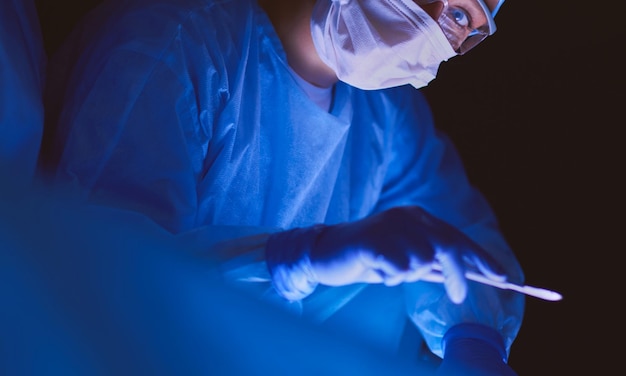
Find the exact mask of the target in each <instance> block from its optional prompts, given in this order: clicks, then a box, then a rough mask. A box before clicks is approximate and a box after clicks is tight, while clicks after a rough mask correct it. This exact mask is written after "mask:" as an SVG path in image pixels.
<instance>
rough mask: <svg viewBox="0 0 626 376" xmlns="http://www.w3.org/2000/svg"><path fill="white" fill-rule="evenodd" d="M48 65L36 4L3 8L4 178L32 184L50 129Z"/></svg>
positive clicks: (0, 161)
mask: <svg viewBox="0 0 626 376" xmlns="http://www.w3.org/2000/svg"><path fill="white" fill-rule="evenodd" d="M46 64H47V56H46V54H45V51H44V48H43V39H42V34H41V28H40V25H39V18H38V15H37V10H36V8H35V4H34V3H33V1H32V0H3V1H2V2H0V174H3V176H9V177H10V178H11V179H12V180H15V181H19V182H22V183H27V184H30V182H31V180H32V178H33V177H34V173H35V167H36V164H37V157H38V154H39V147H40V143H41V138H42V133H43V127H44V107H43V90H44V81H45V69H46Z"/></svg>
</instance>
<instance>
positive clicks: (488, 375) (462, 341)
mask: <svg viewBox="0 0 626 376" xmlns="http://www.w3.org/2000/svg"><path fill="white" fill-rule="evenodd" d="M442 346H443V360H442V361H441V364H440V365H439V367H438V368H437V373H436V374H437V375H438V376H456V375H460V376H517V373H515V371H513V369H512V368H511V367H509V365H508V364H506V359H507V354H506V350H505V348H504V341H503V340H502V337H501V336H500V334H499V333H498V332H497V331H496V330H494V329H492V328H490V327H487V326H484V325H480V324H473V323H467V324H459V325H455V326H453V327H452V328H450V330H448V331H447V332H446V334H445V335H444V337H443V343H442Z"/></svg>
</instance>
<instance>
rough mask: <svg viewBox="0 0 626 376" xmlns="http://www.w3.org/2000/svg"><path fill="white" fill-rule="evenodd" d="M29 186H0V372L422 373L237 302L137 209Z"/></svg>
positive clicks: (186, 248) (236, 295) (267, 309)
mask: <svg viewBox="0 0 626 376" xmlns="http://www.w3.org/2000/svg"><path fill="white" fill-rule="evenodd" d="M4 177H5V176H4V175H0V178H4ZM0 180H2V179H0ZM2 181H5V180H2ZM37 188H38V189H31V190H28V189H27V190H25V189H23V188H22V186H19V187H18V186H13V185H11V184H2V185H0V245H1V246H0V302H2V309H0V333H2V335H1V336H0V374H2V375H51V376H56V375H59V376H61V375H63V376H74V375H76V376H85V375H90V376H100V375H102V376H106V375H145V374H149V375H154V376H158V375H168V376H171V375H185V376H195V375H202V376H206V375H275V376H287V375H294V374H295V375H302V376H309V375H310V376H318V375H347V374H352V373H355V374H358V375H372V376H375V375H381V374H386V373H391V374H393V375H403V376H404V375H406V376H409V375H430V374H432V373H429V372H428V369H423V367H419V365H417V364H415V363H413V362H408V361H405V362H402V361H400V360H399V359H396V358H392V357H390V356H388V354H381V353H380V352H377V351H372V349H370V348H368V347H367V346H365V345H364V344H363V343H360V342H357V341H355V340H354V339H351V338H347V337H345V336H341V335H340V334H339V333H331V332H330V331H327V330H320V328H318V327H317V326H313V325H310V324H307V323H305V322H303V321H302V320H299V319H296V318H294V317H293V316H292V315H287V314H285V313H284V312H282V311H279V310H276V309H275V308H274V307H271V306H269V305H266V304H262V303H263V302H259V301H254V300H252V299H249V298H248V297H245V296H243V295H241V293H240V291H237V290H233V289H231V288H229V286H226V285H224V284H223V283H221V281H220V279H219V278H218V276H217V275H216V269H215V268H214V266H215V265H213V264H212V263H211V262H209V261H208V260H207V259H206V258H202V259H198V258H197V257H193V256H192V257H190V255H193V254H194V253H195V252H193V243H182V242H180V241H179V240H178V239H177V238H175V237H173V236H172V235H171V234H170V233H168V232H167V231H165V230H164V229H163V228H162V227H160V226H158V225H156V224H155V223H154V222H152V221H149V220H148V219H147V218H146V217H145V216H141V214H139V213H133V212H129V211H123V210H115V209H110V208H102V207H95V206H88V205H77V203H76V202H74V201H73V200H69V199H68V198H67V197H63V196H57V195H55V194H53V192H50V191H49V190H47V189H40V188H41V187H37ZM33 235H35V236H33ZM303 339H306V340H303ZM277 354H278V356H280V357H281V361H280V362H277V361H276V360H277ZM320 359H322V360H323V361H320Z"/></svg>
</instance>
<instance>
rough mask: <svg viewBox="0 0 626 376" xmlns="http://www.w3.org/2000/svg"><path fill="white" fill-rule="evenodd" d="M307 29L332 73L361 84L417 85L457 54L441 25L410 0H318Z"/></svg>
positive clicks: (368, 86)
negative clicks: (309, 28) (309, 30)
mask: <svg viewBox="0 0 626 376" xmlns="http://www.w3.org/2000/svg"><path fill="white" fill-rule="evenodd" d="M390 24H393V25H394V27H393V28H390V27H389V25H390ZM311 35H312V37H313V43H314V45H315V48H316V50H317V53H318V55H319V56H320V58H321V59H322V61H324V63H325V64H326V65H328V66H329V67H330V68H331V69H332V70H333V71H334V72H335V74H336V75H337V77H338V78H339V79H340V80H342V81H343V82H346V83H348V84H350V85H352V86H355V87H358V88H360V89H364V90H373V89H384V88H389V87H393V86H400V85H405V84H411V85H413V87H415V88H417V89H419V88H422V87H424V86H426V85H428V83H429V82H430V81H432V80H433V79H435V76H436V75H437V70H438V69H439V65H440V64H441V63H442V62H444V61H447V60H448V59H450V58H452V57H454V56H456V52H454V49H452V46H451V45H450V43H449V42H448V40H447V39H446V36H445V35H444V33H443V30H442V29H441V27H439V25H438V24H437V22H435V20H433V19H432V18H431V16H430V15H428V13H426V11H424V10H423V9H422V8H420V7H419V6H418V5H417V4H416V3H414V2H413V0H319V1H317V2H316V3H315V7H314V8H313V16H312V17H311Z"/></svg>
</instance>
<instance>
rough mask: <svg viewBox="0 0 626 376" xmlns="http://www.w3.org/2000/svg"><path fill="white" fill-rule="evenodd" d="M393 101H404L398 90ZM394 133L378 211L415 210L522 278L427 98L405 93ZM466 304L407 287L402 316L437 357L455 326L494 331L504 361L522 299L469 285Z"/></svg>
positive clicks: (436, 287)
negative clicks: (457, 233)
mask: <svg viewBox="0 0 626 376" xmlns="http://www.w3.org/2000/svg"><path fill="white" fill-rule="evenodd" d="M397 93H402V91H401V90H399V91H398V92H397ZM397 99H398V100H399V101H400V105H399V106H398V107H399V108H401V109H403V110H400V111H399V112H398V113H397V118H396V119H395V120H396V124H395V125H396V126H395V128H394V129H393V141H392V143H391V144H392V148H393V151H392V152H391V154H392V156H393V157H392V160H391V163H390V165H389V166H390V167H389V172H388V177H387V182H386V185H385V187H384V191H383V193H382V195H381V199H380V201H379V202H378V206H377V208H376V210H377V211H380V210H384V209H386V208H389V207H392V206H398V205H418V206H421V207H422V208H424V209H425V210H427V211H428V212H430V213H431V214H433V215H434V216H436V217H439V218H440V219H443V220H445V221H447V222H448V223H451V224H452V225H454V226H456V227H457V228H459V229H460V230H461V231H462V232H463V233H465V234H466V235H468V236H469V237H470V238H471V239H472V240H474V241H475V242H476V243H478V244H479V245H481V246H482V247H483V248H484V249H485V250H486V251H487V252H489V253H490V254H491V255H492V256H494V257H495V258H496V260H498V261H499V262H500V263H501V264H502V265H503V266H504V267H505V270H506V271H507V273H508V279H509V281H511V282H514V283H520V284H521V283H523V280H524V275H523V272H522V269H521V266H520V264H519V262H518V260H517V258H516V256H515V255H514V253H513V251H512V250H511V248H510V247H509V245H508V243H507V242H506V240H505V238H504V236H503V234H502V233H501V231H500V229H499V226H498V222H497V219H496V217H495V215H494V212H493V210H492V208H491V207H490V205H489V203H488V201H487V200H486V198H485V197H484V196H483V195H482V194H481V193H480V192H479V191H478V190H477V189H476V188H475V187H474V186H472V184H471V182H470V181H469V179H468V176H467V175H466V172H465V170H464V166H463V164H462V161H461V159H460V156H459V155H458V153H457V151H456V150H455V147H454V145H453V143H452V142H451V140H450V139H449V138H448V137H447V136H446V135H444V134H443V133H442V132H440V131H439V130H438V129H437V128H436V127H435V125H434V122H433V116H432V113H431V110H430V108H429V106H428V103H427V101H426V99H425V97H424V96H423V95H422V94H421V93H419V92H415V91H414V92H413V93H404V95H399V98H397ZM468 283H469V286H468V287H469V289H468V296H467V299H466V300H465V301H464V302H463V303H462V304H459V305H456V304H454V303H452V302H451V301H450V300H449V299H448V297H447V295H446V293H445V290H444V288H443V285H442V284H437V283H431V282H416V283H409V284H405V285H404V289H405V293H406V295H405V296H406V307H407V312H408V315H409V317H410V318H411V320H412V321H413V323H415V325H416V326H417V327H418V329H419V330H420V332H421V334H422V336H423V337H424V339H425V341H426V343H427V345H428V347H429V348H430V350H431V351H432V352H433V353H434V354H436V355H438V356H439V357H442V355H443V354H442V349H441V339H442V337H443V335H444V334H445V332H446V331H447V330H448V329H449V328H450V327H451V326H453V325H455V324H458V323H462V322H475V323H480V324H484V325H487V326H489V327H492V328H495V329H496V330H498V331H499V332H500V333H501V334H502V337H503V339H504V342H505V345H506V349H507V353H508V351H509V350H510V347H511V344H512V343H513V341H514V339H515V338H516V336H517V333H518V331H519V328H520V326H521V321H522V317H523V311H524V303H525V300H524V296H523V295H521V294H518V293H515V292H512V291H506V290H499V289H497V288H495V287H489V286H485V285H481V284H479V283H476V282H472V281H469V282H468Z"/></svg>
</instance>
